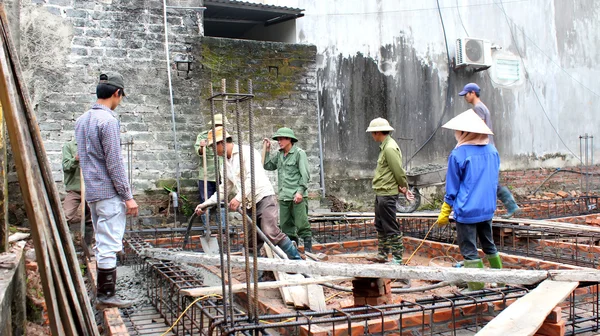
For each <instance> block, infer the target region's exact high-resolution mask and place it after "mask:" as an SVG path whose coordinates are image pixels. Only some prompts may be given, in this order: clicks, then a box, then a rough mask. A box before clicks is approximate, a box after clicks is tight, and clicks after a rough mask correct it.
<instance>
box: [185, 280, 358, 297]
mask: <svg viewBox="0 0 600 336" xmlns="http://www.w3.org/2000/svg"><path fill="white" fill-rule="evenodd" d="M352 279H354V278H349V277H321V278H318V279H317V278H303V279H293V280H286V281H265V282H259V283H258V289H259V290H261V289H275V288H285V287H290V286H299V285H302V286H304V285H312V284H314V285H318V284H322V283H333V282H343V281H350V280H352ZM248 286H250V288H251V289H253V288H254V285H253V284H252V283H250V284H248V283H242V284H234V285H232V286H231V287H232V291H233V293H241V292H244V291H245V290H246V288H248ZM222 289H223V287H222V286H220V285H219V286H211V287H201V288H189V289H183V290H181V291H180V293H181V294H183V295H186V296H191V297H200V296H204V295H209V294H219V295H221V294H223V290H222Z"/></svg>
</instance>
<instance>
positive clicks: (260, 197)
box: [196, 127, 301, 259]
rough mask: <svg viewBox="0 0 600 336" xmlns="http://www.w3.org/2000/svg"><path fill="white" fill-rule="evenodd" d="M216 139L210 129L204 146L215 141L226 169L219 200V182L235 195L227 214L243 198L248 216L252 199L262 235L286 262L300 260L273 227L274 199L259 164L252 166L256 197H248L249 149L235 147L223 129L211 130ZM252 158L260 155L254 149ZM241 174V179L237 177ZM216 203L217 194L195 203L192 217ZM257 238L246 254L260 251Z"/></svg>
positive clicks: (274, 219) (250, 175)
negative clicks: (276, 248) (242, 187)
mask: <svg viewBox="0 0 600 336" xmlns="http://www.w3.org/2000/svg"><path fill="white" fill-rule="evenodd" d="M215 133H216V136H214V137H213V131H212V130H210V131H209V132H208V136H207V146H212V144H213V141H216V142H217V146H216V147H217V155H218V156H223V157H224V158H225V159H224V160H223V161H224V166H225V167H226V173H227V176H224V178H223V179H222V180H221V183H220V185H219V187H218V189H217V190H218V192H219V197H220V199H226V196H227V195H225V194H224V190H225V189H224V188H223V182H224V181H223V180H225V182H226V183H227V186H228V190H232V191H233V190H235V192H236V195H235V197H233V198H232V199H231V201H229V209H230V210H231V211H238V209H239V208H240V206H241V205H242V198H243V197H245V198H246V199H247V200H248V203H247V209H246V211H247V212H248V214H249V215H250V216H251V215H252V214H251V211H252V199H253V198H254V200H255V202H256V221H257V223H255V224H256V225H257V226H258V227H259V228H260V229H261V230H262V231H263V233H264V234H265V236H266V237H267V238H268V239H269V240H270V241H271V242H272V243H273V244H275V245H277V246H279V247H280V248H281V249H282V250H283V252H285V253H286V254H287V255H288V257H289V258H290V259H301V257H300V255H299V254H298V249H296V247H295V246H294V244H293V243H292V241H291V240H290V238H289V237H288V236H286V235H285V234H284V233H283V232H282V231H281V230H280V229H279V226H278V225H277V198H276V197H275V191H274V190H273V186H272V185H271V182H270V181H269V178H268V177H267V174H266V172H265V170H264V169H263V167H262V165H261V164H260V161H258V160H257V161H256V162H255V164H254V169H253V170H254V181H255V192H256V194H255V195H254V197H252V196H253V195H252V190H251V188H250V183H251V181H252V169H251V168H252V167H251V165H250V151H251V149H250V146H248V145H243V146H239V145H236V144H235V143H233V139H232V138H231V135H229V133H227V132H225V134H223V133H224V131H223V127H217V128H216V129H215ZM240 151H242V156H243V160H244V161H243V164H244V167H243V169H241V166H240ZM254 157H255V158H259V157H260V154H259V153H258V151H257V150H254ZM242 173H243V176H242V175H241V174H242ZM242 178H243V179H244V184H245V191H246V195H242V191H241V190H242V189H241V183H242V181H241V179H242ZM216 204H217V193H216V192H215V193H214V194H213V195H212V196H211V197H210V198H209V199H207V200H206V201H204V202H203V203H201V204H199V205H198V206H197V207H196V214H198V215H202V214H203V213H204V212H205V211H206V210H205V209H206V208H208V207H211V206H214V205H216ZM257 238H258V240H257V241H258V245H259V246H258V247H257V248H256V249H255V250H254V249H253V247H250V249H251V250H250V251H249V252H250V253H253V252H254V251H260V248H261V247H262V245H263V243H264V242H263V241H262V240H261V239H260V238H259V237H257Z"/></svg>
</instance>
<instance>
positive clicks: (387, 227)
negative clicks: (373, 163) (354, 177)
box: [367, 118, 414, 265]
mask: <svg viewBox="0 0 600 336" xmlns="http://www.w3.org/2000/svg"><path fill="white" fill-rule="evenodd" d="M392 131H394V129H393V128H392V126H390V123H389V122H388V121H387V120H385V119H383V118H376V119H373V120H372V121H371V123H370V124H369V128H367V132H368V133H371V136H372V137H373V140H375V141H376V142H379V143H381V145H379V156H378V158H377V168H376V169H375V176H374V177H373V190H374V191H375V229H376V230H377V241H378V252H377V255H376V256H375V257H373V258H367V260H369V261H374V262H380V263H384V262H387V261H388V254H389V253H390V252H391V253H392V257H393V259H392V262H393V263H394V264H399V265H401V264H402V254H403V253H404V245H403V243H402V231H400V225H399V224H398V222H397V221H396V212H397V209H396V202H397V200H398V194H399V193H403V194H404V195H405V196H406V199H408V200H412V199H414V196H413V194H412V193H411V192H410V191H409V190H408V183H407V181H406V174H405V172H404V169H403V168H402V153H401V152H400V147H398V144H397V143H396V141H395V140H394V139H393V138H392V137H391V135H390V134H391V133H392Z"/></svg>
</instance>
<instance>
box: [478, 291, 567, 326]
mask: <svg viewBox="0 0 600 336" xmlns="http://www.w3.org/2000/svg"><path fill="white" fill-rule="evenodd" d="M578 284H579V283H578V282H563V281H552V280H546V281H544V282H542V283H541V284H539V286H537V287H536V288H535V289H534V290H532V291H531V292H529V293H527V295H525V296H523V297H522V298H520V299H518V300H517V301H516V302H515V303H513V304H511V305H510V306H508V308H506V309H504V310H503V311H502V312H501V313H500V314H499V315H498V316H496V318H494V319H493V320H492V321H490V322H489V323H488V324H487V325H486V326H485V327H484V328H483V329H481V331H479V332H478V333H477V334H476V335H477V336H492V335H523V336H530V335H533V334H535V332H536V331H537V330H538V329H539V328H540V327H541V326H542V323H544V320H545V319H546V317H547V316H548V314H550V312H551V311H552V309H554V307H556V305H558V304H559V303H561V302H562V301H563V300H564V299H565V298H566V297H567V296H569V294H571V292H573V290H575V288H577V285H578Z"/></svg>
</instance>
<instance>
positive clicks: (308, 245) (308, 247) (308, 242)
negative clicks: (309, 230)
mask: <svg viewBox="0 0 600 336" xmlns="http://www.w3.org/2000/svg"><path fill="white" fill-rule="evenodd" d="M302 240H304V252H309V253H312V237H304V238H302Z"/></svg>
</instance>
